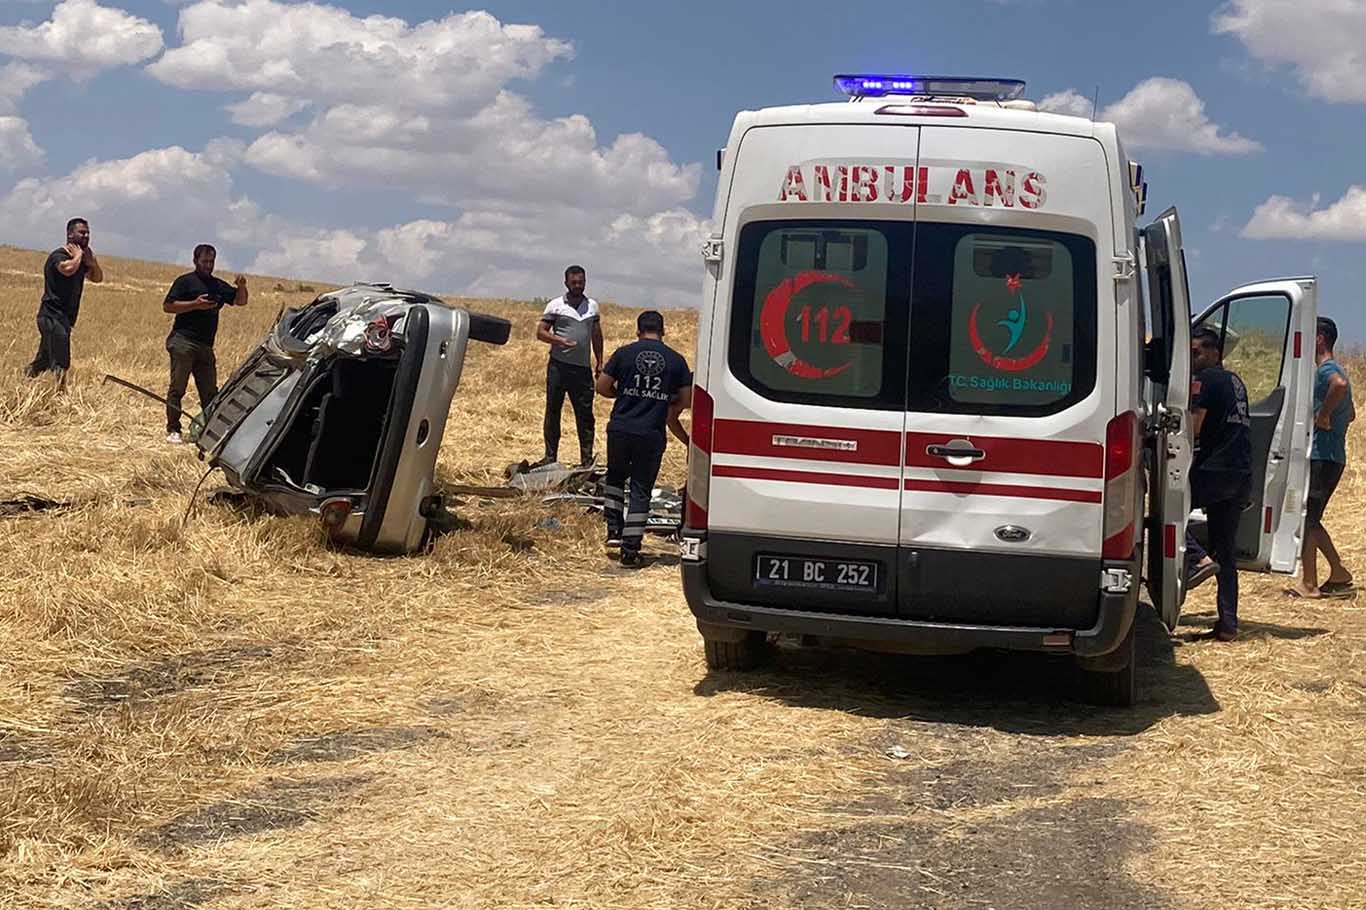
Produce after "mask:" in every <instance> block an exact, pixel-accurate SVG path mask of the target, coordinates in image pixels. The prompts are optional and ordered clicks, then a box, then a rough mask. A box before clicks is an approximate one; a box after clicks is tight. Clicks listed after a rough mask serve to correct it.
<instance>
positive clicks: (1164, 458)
mask: <svg viewBox="0 0 1366 910" xmlns="http://www.w3.org/2000/svg"><path fill="white" fill-rule="evenodd" d="M1141 239H1142V248H1143V257H1144V265H1145V266H1146V269H1147V278H1148V281H1147V284H1148V294H1149V297H1150V307H1149V308H1150V310H1151V315H1152V325H1151V326H1150V331H1151V334H1152V338H1151V340H1150V341H1149V342H1148V346H1147V350H1146V352H1145V355H1146V356H1145V361H1146V362H1145V373H1146V375H1147V378H1148V390H1149V398H1148V420H1147V426H1146V427H1145V431H1146V432H1145V434H1144V438H1145V443H1146V454H1147V459H1148V514H1147V522H1146V530H1147V543H1146V544H1145V550H1144V553H1145V557H1146V560H1147V567H1146V568H1147V575H1148V596H1149V597H1151V598H1152V602H1153V606H1155V607H1156V608H1157V612H1158V615H1159V616H1161V617H1162V621H1163V622H1164V623H1166V625H1167V628H1169V629H1175V628H1176V623H1177V620H1178V619H1179V618H1180V616H1181V605H1182V603H1183V602H1184V600H1185V597H1186V584H1185V572H1184V568H1185V552H1186V520H1187V518H1188V516H1189V515H1190V464H1191V455H1192V450H1193V446H1192V442H1191V432H1190V420H1189V413H1188V411H1189V406H1190V294H1189V291H1188V290H1187V284H1186V262H1185V256H1184V254H1183V253H1182V250H1181V223H1180V220H1179V219H1178V218H1177V214H1176V210H1175V209H1168V210H1167V211H1165V212H1163V213H1162V215H1161V216H1160V217H1159V218H1158V219H1157V220H1156V221H1155V222H1153V223H1152V224H1150V225H1149V226H1148V227H1146V228H1144V229H1143V231H1142V238H1141Z"/></svg>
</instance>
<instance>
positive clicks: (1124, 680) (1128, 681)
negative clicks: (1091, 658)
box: [1077, 629, 1138, 708]
mask: <svg viewBox="0 0 1366 910" xmlns="http://www.w3.org/2000/svg"><path fill="white" fill-rule="evenodd" d="M1112 660H1116V661H1118V660H1122V661H1123V662H1124V663H1123V666H1120V667H1118V668H1115V669H1105V670H1089V669H1086V668H1085V667H1082V668H1080V669H1079V670H1078V673H1077V675H1078V676H1079V677H1080V678H1079V679H1078V683H1079V685H1080V688H1081V696H1082V698H1083V699H1085V701H1086V702H1087V703H1088V704H1092V705H1104V706H1106V707H1111V708H1129V707H1132V706H1133V704H1134V702H1135V701H1136V700H1137V697H1138V687H1137V684H1136V683H1137V680H1136V679H1135V672H1134V671H1135V664H1136V663H1137V661H1136V660H1135V659H1134V630H1133V629H1130V630H1129V634H1128V635H1126V636H1124V642H1123V643H1122V644H1121V645H1120V646H1119V647H1118V648H1117V649H1116V650H1115V653H1114V655H1113V657H1112Z"/></svg>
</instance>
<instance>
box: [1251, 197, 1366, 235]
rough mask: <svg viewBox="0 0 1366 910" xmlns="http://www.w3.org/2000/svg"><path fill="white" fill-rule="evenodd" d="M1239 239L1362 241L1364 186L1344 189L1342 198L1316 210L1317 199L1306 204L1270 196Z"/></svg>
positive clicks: (1365, 222)
mask: <svg viewBox="0 0 1366 910" xmlns="http://www.w3.org/2000/svg"><path fill="white" fill-rule="evenodd" d="M1242 235H1243V236H1244V237H1252V238H1256V239H1259V240H1265V239H1272V238H1278V239H1285V240H1346V241H1358V242H1359V241H1366V186H1360V185H1353V186H1350V187H1348V188H1347V192H1346V193H1344V194H1343V196H1342V198H1341V199H1339V200H1338V201H1336V202H1334V203H1332V204H1331V205H1329V206H1327V207H1324V208H1320V207H1319V197H1318V195H1315V196H1313V197H1312V198H1311V199H1310V201H1309V203H1308V204H1307V205H1306V204H1302V203H1299V202H1296V201H1295V200H1294V199H1291V198H1290V197H1288V196H1271V197H1270V198H1268V199H1267V200H1266V201H1265V202H1263V203H1262V204H1261V205H1259V206H1257V209H1256V211H1254V212H1253V213H1252V218H1251V220H1249V221H1248V223H1247V224H1246V225H1245V226H1244V227H1243V231H1242Z"/></svg>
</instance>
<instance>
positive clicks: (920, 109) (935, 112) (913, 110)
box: [874, 104, 968, 117]
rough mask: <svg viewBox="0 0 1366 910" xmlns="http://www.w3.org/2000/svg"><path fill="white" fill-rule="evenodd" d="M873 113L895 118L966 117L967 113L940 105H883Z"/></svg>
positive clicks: (957, 108) (959, 108) (960, 109)
mask: <svg viewBox="0 0 1366 910" xmlns="http://www.w3.org/2000/svg"><path fill="white" fill-rule="evenodd" d="M874 113H878V114H891V115H892V116H895V117H966V116H967V115H968V112H967V111H965V110H963V109H962V108H961V107H948V106H946V105H942V104H884V105H883V106H882V107H880V108H878V109H877V110H876V111H875V112H874Z"/></svg>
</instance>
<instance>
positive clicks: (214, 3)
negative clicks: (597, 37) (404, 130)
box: [148, 0, 572, 113]
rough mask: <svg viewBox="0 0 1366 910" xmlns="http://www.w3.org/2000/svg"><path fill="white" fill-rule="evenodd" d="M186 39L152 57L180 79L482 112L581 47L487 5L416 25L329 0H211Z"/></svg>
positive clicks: (197, 8)
mask: <svg viewBox="0 0 1366 910" xmlns="http://www.w3.org/2000/svg"><path fill="white" fill-rule="evenodd" d="M180 37H181V46H179V47H176V48H173V49H171V50H169V51H167V52H166V54H165V55H164V56H163V57H162V58H161V59H160V60H158V61H157V62H156V63H153V64H152V65H151V66H149V67H148V69H149V71H150V72H151V73H152V75H154V76H156V77H157V78H158V79H160V80H162V81H163V82H166V83H168V84H170V85H174V86H177V87H179V88H194V89H212V90H215V91H221V90H223V89H232V88H235V89H248V90H253V91H264V92H271V93H274V94H277V95H284V96H287V97H292V98H304V99H309V100H314V101H320V102H325V103H346V102H350V103H370V104H393V105H399V106H402V107H405V108H438V109H442V110H446V111H463V112H465V113H472V112H473V111H475V110H478V109H479V108H480V107H482V106H484V105H485V104H487V103H489V102H490V101H492V100H493V99H494V98H495V97H496V96H497V95H498V92H499V91H500V90H501V88H502V87H503V85H504V84H505V83H507V82H508V81H509V80H511V79H515V78H532V77H535V76H536V75H538V74H539V73H540V72H541V70H542V69H543V68H544V67H545V66H546V65H547V64H549V63H550V62H552V61H554V60H556V59H561V58H567V57H569V56H571V54H572V49H571V47H570V45H569V44H567V43H566V42H563V41H559V40H556V39H552V38H548V37H546V36H545V34H544V33H543V32H542V31H541V29H540V28H538V27H536V26H532V25H504V24H503V23H501V22H499V21H498V20H497V19H495V18H494V17H493V16H491V15H489V14H488V13H485V12H468V13H452V14H450V15H449V16H447V17H446V18H444V19H441V20H437V21H429V22H423V23H420V24H418V25H415V26H410V25H409V24H408V23H407V22H405V21H404V20H402V19H397V18H391V17H386V16H368V17H366V18H363V19H362V18H359V17H357V16H353V15H352V14H351V13H350V12H348V11H346V10H344V9H341V8H339V7H335V6H328V5H325V4H320V3H280V2H277V0H245V2H241V3H232V4H229V3H226V2H223V0H202V2H200V3H196V4H194V5H193V6H190V7H188V8H187V9H185V10H183V11H182V12H181V14H180Z"/></svg>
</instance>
